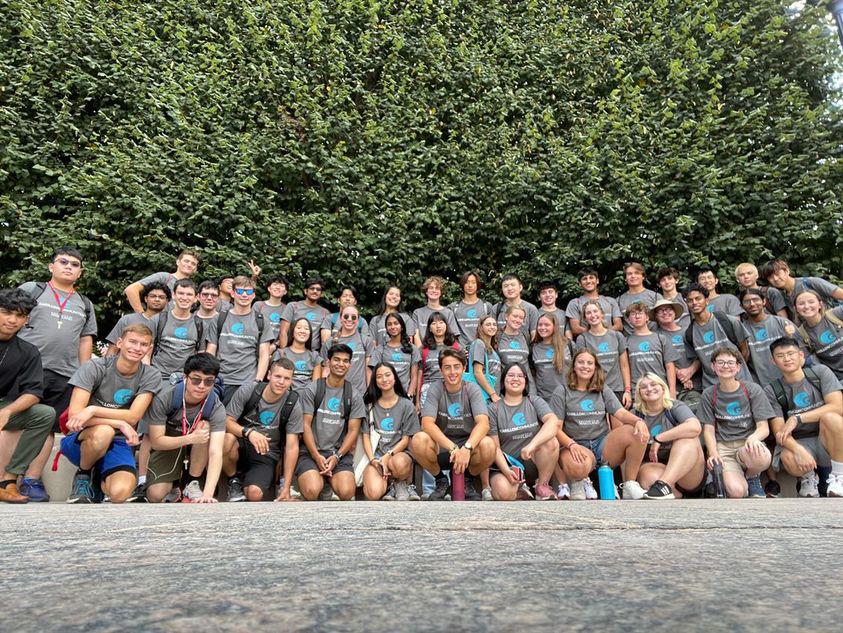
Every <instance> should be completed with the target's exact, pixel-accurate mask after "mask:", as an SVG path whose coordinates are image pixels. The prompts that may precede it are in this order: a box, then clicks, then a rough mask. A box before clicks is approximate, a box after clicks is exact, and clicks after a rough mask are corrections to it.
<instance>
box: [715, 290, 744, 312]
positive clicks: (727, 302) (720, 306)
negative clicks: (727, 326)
mask: <svg viewBox="0 0 843 633" xmlns="http://www.w3.org/2000/svg"><path fill="white" fill-rule="evenodd" d="M708 311H709V312H724V313H726V314H728V315H729V316H734V317H736V316H740V315H742V314H743V308H742V307H741V302H740V301H738V298H737V297H736V296H735V295H729V294H725V295H717V296H716V297H714V298H712V299H709V300H708Z"/></svg>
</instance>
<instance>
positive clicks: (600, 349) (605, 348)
mask: <svg viewBox="0 0 843 633" xmlns="http://www.w3.org/2000/svg"><path fill="white" fill-rule="evenodd" d="M597 351H598V352H600V353H605V352H608V351H609V344H608V343H600V345H598V346H597Z"/></svg>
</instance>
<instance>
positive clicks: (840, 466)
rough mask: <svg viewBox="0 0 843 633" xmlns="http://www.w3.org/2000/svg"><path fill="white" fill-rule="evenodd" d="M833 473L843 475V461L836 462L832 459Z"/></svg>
mask: <svg viewBox="0 0 843 633" xmlns="http://www.w3.org/2000/svg"><path fill="white" fill-rule="evenodd" d="M831 473H832V474H834V475H843V462H836V461H834V460H833V459H832V460H831Z"/></svg>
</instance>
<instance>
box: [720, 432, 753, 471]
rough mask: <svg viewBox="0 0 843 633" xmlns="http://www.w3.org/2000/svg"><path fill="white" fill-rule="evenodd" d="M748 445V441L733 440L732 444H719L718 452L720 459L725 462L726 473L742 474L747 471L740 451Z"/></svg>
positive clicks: (724, 469)
mask: <svg viewBox="0 0 843 633" xmlns="http://www.w3.org/2000/svg"><path fill="white" fill-rule="evenodd" d="M745 444H746V440H732V441H731V442H717V452H718V453H720V459H722V460H723V472H724V473H741V474H743V472H744V471H745V470H746V466H745V465H744V463H743V462H742V461H741V458H740V456H739V455H738V451H739V450H741V449H742V448H743V447H744V445H745Z"/></svg>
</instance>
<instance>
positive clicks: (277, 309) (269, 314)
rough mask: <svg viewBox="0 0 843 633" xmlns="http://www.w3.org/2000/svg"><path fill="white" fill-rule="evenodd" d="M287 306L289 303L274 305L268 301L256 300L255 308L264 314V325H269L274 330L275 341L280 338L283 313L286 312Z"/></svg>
mask: <svg viewBox="0 0 843 633" xmlns="http://www.w3.org/2000/svg"><path fill="white" fill-rule="evenodd" d="M286 307H287V304H285V303H281V305H277V306H273V305H270V304H268V303H267V302H266V301H257V302H255V306H254V308H255V310H258V311H260V313H261V314H262V315H263V322H264V327H268V328H269V329H270V330H272V340H273V342H274V341H277V340H278V332H279V331H280V330H281V314H282V313H283V312H284V308H286Z"/></svg>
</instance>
